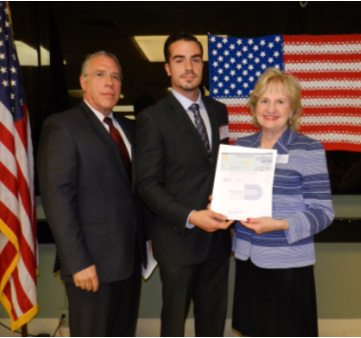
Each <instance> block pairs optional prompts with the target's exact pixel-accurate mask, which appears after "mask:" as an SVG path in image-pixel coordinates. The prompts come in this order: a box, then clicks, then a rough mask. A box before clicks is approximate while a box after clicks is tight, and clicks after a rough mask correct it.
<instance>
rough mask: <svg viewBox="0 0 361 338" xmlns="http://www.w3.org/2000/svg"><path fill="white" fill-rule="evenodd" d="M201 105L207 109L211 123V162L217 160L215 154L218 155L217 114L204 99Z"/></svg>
mask: <svg viewBox="0 0 361 338" xmlns="http://www.w3.org/2000/svg"><path fill="white" fill-rule="evenodd" d="M203 103H204V105H205V107H206V109H207V113H208V117H209V121H210V123H211V128H212V162H214V161H216V160H217V153H218V144H219V129H218V127H219V126H218V122H217V114H216V111H215V109H214V107H213V105H211V104H210V103H209V101H208V100H206V98H204V97H203Z"/></svg>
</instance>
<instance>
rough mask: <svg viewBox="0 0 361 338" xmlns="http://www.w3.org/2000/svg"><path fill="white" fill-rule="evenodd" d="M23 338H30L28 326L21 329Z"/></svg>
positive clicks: (25, 325)
mask: <svg viewBox="0 0 361 338" xmlns="http://www.w3.org/2000/svg"><path fill="white" fill-rule="evenodd" d="M21 337H28V324H24V325H23V326H22V327H21Z"/></svg>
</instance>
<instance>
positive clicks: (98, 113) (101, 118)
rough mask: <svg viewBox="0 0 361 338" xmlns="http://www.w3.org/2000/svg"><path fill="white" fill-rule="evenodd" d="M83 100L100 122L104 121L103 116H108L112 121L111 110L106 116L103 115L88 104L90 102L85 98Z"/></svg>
mask: <svg viewBox="0 0 361 338" xmlns="http://www.w3.org/2000/svg"><path fill="white" fill-rule="evenodd" d="M84 102H85V103H86V105H87V106H88V107H89V108H90V110H91V111H92V112H93V113H94V115H95V116H96V117H97V118H98V119H99V121H100V122H101V123H104V118H105V117H110V118H111V119H112V121H114V115H113V112H111V113H110V114H109V115H108V116H105V115H104V114H102V113H101V112H100V111H98V110H96V109H95V108H94V107H93V106H91V105H90V103H88V102H87V101H86V100H84Z"/></svg>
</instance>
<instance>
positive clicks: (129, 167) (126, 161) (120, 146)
mask: <svg viewBox="0 0 361 338" xmlns="http://www.w3.org/2000/svg"><path fill="white" fill-rule="evenodd" d="M104 122H105V123H106V124H107V125H108V126H109V133H110V136H111V137H112V139H113V141H114V142H115V144H116V145H117V147H118V149H119V151H120V155H121V156H122V159H123V162H124V165H125V168H126V169H127V172H128V175H129V178H131V177H132V162H131V160H130V156H129V153H128V149H127V147H126V145H125V143H124V141H123V138H122V136H121V135H120V133H119V131H118V129H117V128H115V127H114V124H113V121H112V119H111V118H110V117H105V118H104Z"/></svg>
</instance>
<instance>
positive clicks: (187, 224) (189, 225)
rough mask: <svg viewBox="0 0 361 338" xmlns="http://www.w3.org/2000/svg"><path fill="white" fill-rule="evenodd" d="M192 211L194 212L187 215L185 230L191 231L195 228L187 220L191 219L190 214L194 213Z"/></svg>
mask: <svg viewBox="0 0 361 338" xmlns="http://www.w3.org/2000/svg"><path fill="white" fill-rule="evenodd" d="M194 211H195V210H192V211H191V212H190V213H189V215H188V218H187V223H186V228H187V229H193V228H194V227H195V225H194V224H192V223H189V218H190V217H191V214H192V212H194Z"/></svg>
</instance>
